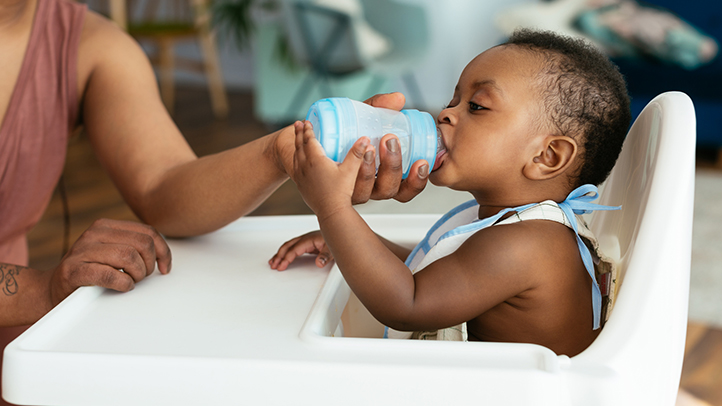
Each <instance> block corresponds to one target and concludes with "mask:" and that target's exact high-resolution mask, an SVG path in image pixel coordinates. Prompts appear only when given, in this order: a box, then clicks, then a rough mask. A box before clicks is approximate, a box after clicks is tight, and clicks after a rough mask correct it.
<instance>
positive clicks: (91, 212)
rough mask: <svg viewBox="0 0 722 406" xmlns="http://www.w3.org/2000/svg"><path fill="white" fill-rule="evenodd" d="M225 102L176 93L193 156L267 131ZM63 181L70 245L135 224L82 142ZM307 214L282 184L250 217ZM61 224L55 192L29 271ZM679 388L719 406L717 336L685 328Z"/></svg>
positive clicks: (246, 109)
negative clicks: (100, 225) (117, 225)
mask: <svg viewBox="0 0 722 406" xmlns="http://www.w3.org/2000/svg"><path fill="white" fill-rule="evenodd" d="M229 96H230V107H231V114H230V118H229V119H228V120H225V121H215V120H213V118H212V114H211V109H210V104H209V100H208V96H207V93H206V92H205V91H203V90H202V89H179V90H178V94H177V97H178V99H177V105H176V122H177V124H178V126H179V127H180V129H181V131H182V132H183V134H184V135H185V136H186V138H187V139H188V142H189V143H190V144H191V146H192V147H193V149H194V150H195V151H196V153H197V154H198V155H207V154H211V153H214V152H217V151H221V150H224V149H227V148H231V147H234V146H237V145H241V144H244V143H246V142H248V141H250V140H252V139H255V138H257V137H260V136H262V135H264V134H266V133H267V132H268V131H269V130H270V129H269V128H266V126H264V125H263V124H262V123H259V122H258V121H256V120H255V119H254V118H253V115H252V111H253V106H252V96H251V95H250V94H245V93H231V94H229ZM64 178H65V185H66V190H67V195H68V205H69V208H70V213H71V221H70V224H71V226H70V241H75V239H77V238H78V236H79V235H80V234H81V233H82V232H83V230H85V229H86V228H87V227H88V226H89V225H90V224H91V223H92V222H93V220H95V219H97V218H101V217H106V218H114V219H125V220H137V218H136V217H135V215H134V214H133V213H132V211H131V210H130V209H129V208H128V206H127V205H126V204H125V203H124V202H123V200H122V199H121V197H120V195H119V194H118V192H117V191H116V190H115V188H114V187H113V185H112V184H111V183H110V180H109V179H108V177H107V175H105V173H104V172H103V170H102V168H101V167H100V165H99V164H98V162H97V160H96V159H95V157H94V156H93V154H92V151H91V150H90V147H89V144H88V142H87V139H85V138H84V137H82V136H80V137H77V138H75V139H74V140H73V141H72V142H71V145H70V146H69V151H68V161H67V165H66V168H65V174H64ZM310 213H311V211H310V210H309V209H308V208H307V207H306V205H305V204H304V203H303V200H302V199H301V197H300V195H299V194H298V192H297V191H296V189H295V187H294V185H293V183H291V182H287V183H286V184H284V185H283V186H281V188H279V189H278V190H277V191H276V193H274V194H273V195H272V196H271V198H270V199H268V201H266V202H265V203H264V204H263V205H262V206H261V207H259V208H258V209H257V210H256V211H255V212H254V213H253V214H255V215H271V214H310ZM63 224H64V223H63V208H62V202H61V199H60V197H59V194H58V193H57V192H56V194H55V196H54V197H53V200H52V201H51V203H50V206H49V208H48V210H47V212H46V213H45V216H44V217H43V219H42V220H41V222H40V223H39V224H38V225H37V226H36V227H35V228H34V229H33V230H32V232H31V233H30V235H29V243H30V264H31V266H33V267H37V268H40V269H52V268H53V267H54V266H56V265H57V262H58V260H59V259H60V257H61V252H62V247H63V230H64V225H63ZM681 387H682V388H683V389H685V390H686V392H687V393H689V394H691V395H693V396H694V397H696V399H695V398H692V399H691V402H690V403H685V404H688V405H693V404H694V405H700V404H705V402H706V403H709V404H710V405H715V406H722V330H719V329H714V328H709V327H708V326H705V325H700V324H695V323H690V324H689V328H688V333H687V348H686V354H685V362H684V367H683V370H682V381H681ZM698 400H699V401H698ZM682 403H683V402H681V401H680V404H682Z"/></svg>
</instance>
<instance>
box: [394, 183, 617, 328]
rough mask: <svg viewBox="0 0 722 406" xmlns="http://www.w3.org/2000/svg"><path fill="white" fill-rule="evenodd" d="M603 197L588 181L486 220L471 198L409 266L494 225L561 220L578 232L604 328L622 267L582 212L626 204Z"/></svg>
mask: <svg viewBox="0 0 722 406" xmlns="http://www.w3.org/2000/svg"><path fill="white" fill-rule="evenodd" d="M597 196H598V194H597V188H596V187H595V186H593V185H584V186H581V187H579V188H577V189H575V190H574V191H573V192H572V193H570V194H569V196H568V197H567V198H566V200H564V201H563V202H562V203H556V202H554V201H552V200H546V201H543V202H541V203H532V204H527V205H523V206H519V207H514V208H507V209H504V210H502V211H500V212H499V213H497V214H496V215H494V216H491V217H487V218H485V219H479V217H478V213H479V205H478V203H477V202H476V201H475V200H470V201H468V202H466V203H462V204H461V205H459V206H457V207H455V208H454V209H452V210H451V211H449V212H448V213H446V214H445V215H444V216H443V217H442V218H441V219H440V220H439V221H437V222H436V224H434V225H433V226H432V227H431V229H430V230H429V231H428V232H427V234H426V237H424V239H423V240H422V241H421V242H420V243H419V244H418V245H417V246H416V247H415V248H414V250H413V251H412V252H411V254H409V257H408V258H407V259H406V265H407V266H408V267H409V269H411V272H412V273H416V272H418V271H420V270H422V269H424V268H425V267H426V266H428V265H429V264H430V263H432V262H434V261H436V260H437V259H439V258H443V257H445V256H447V255H449V254H451V253H453V252H454V251H456V250H457V249H458V248H459V247H460V246H461V244H463V243H464V241H466V240H467V239H468V238H469V237H471V236H472V235H473V234H474V233H476V232H477V231H479V230H483V229H484V228H487V227H490V226H495V225H502V224H512V223H517V222H520V221H526V220H550V221H556V222H558V223H561V224H564V225H565V226H567V227H569V228H571V229H572V230H574V232H575V233H576V235H577V246H578V248H579V252H580V254H581V256H582V261H583V262H584V266H585V268H586V269H587V272H588V273H589V275H590V277H591V279H592V281H593V283H592V309H593V312H594V329H595V330H596V329H598V328H600V327H601V322H602V301H603V298H604V299H605V301H606V303H605V308H604V313H605V314H604V320H605V321H606V319H607V318H608V317H609V315H610V313H611V308H612V305H613V298H614V297H615V291H616V289H615V284H616V279H617V267H616V265H615V263H614V262H613V261H612V260H611V259H610V258H608V257H606V256H604V255H603V254H602V253H601V252H600V250H599V244H598V242H597V239H596V238H595V237H594V235H593V234H592V232H591V231H590V230H589V227H588V226H587V224H586V222H585V221H584V219H583V218H582V217H581V216H580V214H584V213H588V212H590V211H592V210H618V209H620V207H609V206H602V205H598V204H594V203H591V201H592V200H595V199H596V198H597ZM509 212H513V214H512V215H511V216H509V217H508V218H506V219H503V220H499V219H500V218H502V217H503V216H504V215H505V214H507V213H509ZM570 218H574V220H575V221H574V222H573V223H572V222H570V220H569V219H570ZM580 236H581V237H580ZM590 249H591V251H590ZM600 285H601V287H600ZM384 336H385V337H387V338H418V339H422V340H452V341H467V339H468V334H467V330H466V323H462V324H459V325H457V326H453V327H449V328H445V329H441V330H438V331H432V332H411V331H397V330H394V329H391V328H388V327H387V328H386V333H385V335H384Z"/></svg>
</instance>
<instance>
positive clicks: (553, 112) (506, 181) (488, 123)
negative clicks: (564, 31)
mask: <svg viewBox="0 0 722 406" xmlns="http://www.w3.org/2000/svg"><path fill="white" fill-rule="evenodd" d="M630 120H631V115H630V111H629V98H628V96H627V91H626V86H625V83H624V79H623V77H622V75H621V74H620V73H619V71H618V70H617V68H616V67H615V66H614V64H612V62H611V61H609V59H608V58H607V57H606V56H604V55H603V54H602V53H601V52H599V51H598V50H597V49H596V48H594V47H593V46H591V45H589V44H587V43H585V42H583V41H581V40H577V39H572V38H568V37H562V36H559V35H557V34H553V33H549V32H539V31H529V30H522V31H517V32H515V33H514V35H513V36H512V37H511V38H510V39H509V41H508V42H506V43H504V44H501V45H499V46H497V47H494V48H491V49H489V50H487V51H485V52H483V53H482V54H480V55H478V56H477V57H476V58H474V59H473V60H472V61H471V62H470V63H469V64H468V65H467V66H466V68H465V69H464V71H463V72H462V74H461V77H460V78H459V82H458V85H457V86H456V89H455V90H454V96H453V99H452V100H451V102H450V103H449V106H448V107H447V108H445V109H444V110H443V111H442V112H441V113H440V114H439V117H438V120H437V121H438V124H439V129H440V131H441V135H442V139H443V141H444V143H445V144H446V147H447V148H446V149H447V151H446V154H445V155H440V157H439V159H437V161H438V164H439V165H440V166H439V167H438V170H435V171H434V172H432V173H431V178H430V179H431V181H432V182H433V183H435V184H437V185H440V186H449V187H451V188H453V189H457V190H467V191H471V192H472V193H474V192H475V191H478V192H479V193H481V194H484V195H487V196H489V195H503V194H506V195H509V193H512V194H516V196H507V197H510V198H511V199H512V200H514V199H516V200H520V199H524V198H525V197H524V196H521V194H523V192H514V191H518V190H528V189H529V188H536V189H537V190H538V191H539V193H545V192H544V191H545V190H546V191H548V190H549V189H548V188H549V187H550V186H551V184H550V183H549V182H537V181H538V180H551V181H552V182H553V183H554V184H555V185H558V187H554V188H553V189H554V190H556V192H558V193H557V194H559V193H562V192H564V191H565V190H566V191H567V193H568V191H571V189H573V188H575V187H577V186H579V185H582V184H587V183H591V184H595V185H596V184H599V183H601V182H602V181H604V179H605V178H606V177H607V175H608V174H609V172H610V171H611V169H612V167H613V166H614V163H615V161H616V159H617V156H618V155H619V151H620V150H621V146H622V142H623V141H624V137H625V135H626V133H627V130H628V127H629V122H630ZM556 192H555V193H556ZM535 193H536V192H535ZM527 194H528V193H527ZM537 194H538V193H537ZM563 196H566V194H564V195H563ZM527 197H529V196H527Z"/></svg>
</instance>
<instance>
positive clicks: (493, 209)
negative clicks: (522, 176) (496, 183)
mask: <svg viewBox="0 0 722 406" xmlns="http://www.w3.org/2000/svg"><path fill="white" fill-rule="evenodd" d="M570 192H571V190H569V191H567V190H560V191H558V192H554V191H552V190H545V191H542V192H536V193H534V191H526V193H525V192H518V193H511V194H509V195H507V196H501V195H499V194H495V195H485V194H482V193H474V192H471V194H472V195H473V196H474V199H476V202H477V203H479V218H480V219H483V218H486V217H490V216H493V215H495V214H497V213H498V212H500V211H502V210H504V209H506V208H509V207H518V206H523V205H525V204H530V203H539V202H543V201H545V200H553V201H555V202H557V203H561V202H563V201H564V199H566V198H567V196H568V195H569V193H570Z"/></svg>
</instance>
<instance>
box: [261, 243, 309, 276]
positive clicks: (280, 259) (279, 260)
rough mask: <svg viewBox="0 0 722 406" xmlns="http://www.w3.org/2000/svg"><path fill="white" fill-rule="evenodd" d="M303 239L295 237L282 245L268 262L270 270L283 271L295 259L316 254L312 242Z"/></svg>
mask: <svg viewBox="0 0 722 406" xmlns="http://www.w3.org/2000/svg"><path fill="white" fill-rule="evenodd" d="M304 237H305V236H302V237H297V238H294V239H292V240H289V241H288V242H286V243H285V244H283V245H282V246H281V248H279V249H278V252H277V253H276V255H274V256H273V258H271V260H270V261H268V263H269V265H270V266H271V269H276V270H279V271H285V270H286V268H288V266H289V265H290V264H291V263H292V262H293V261H294V260H295V259H296V258H297V257H299V256H301V255H303V254H307V253H311V254H314V253H318V252H319V250H318V249H317V248H316V245H315V244H314V241H313V240H311V239H308V238H304Z"/></svg>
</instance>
